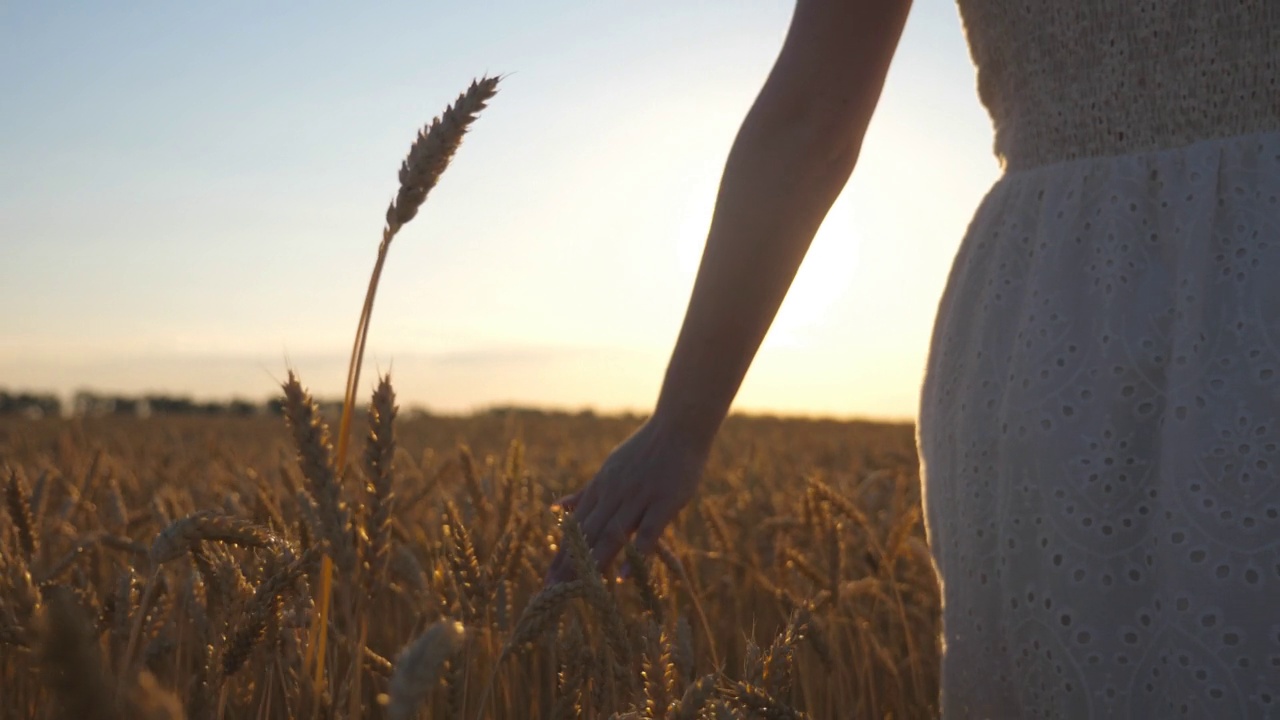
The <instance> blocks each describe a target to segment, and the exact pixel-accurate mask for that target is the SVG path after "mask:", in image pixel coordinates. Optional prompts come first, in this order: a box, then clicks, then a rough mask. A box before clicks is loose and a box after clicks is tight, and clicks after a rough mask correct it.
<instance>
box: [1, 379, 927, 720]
mask: <svg viewBox="0 0 1280 720" xmlns="http://www.w3.org/2000/svg"><path fill="white" fill-rule="evenodd" d="M390 408H391V403H390V400H389V397H388V396H384V397H383V399H382V400H381V405H380V412H379V415H380V417H378V418H376V419H375V420H374V421H373V427H374V428H375V429H376V430H375V432H374V433H373V435H374V436H373V437H369V435H370V424H369V421H368V420H367V419H366V417H365V415H364V413H361V415H360V416H359V418H358V424H357V425H356V433H355V436H356V438H358V439H357V440H356V441H355V442H354V443H353V448H352V454H351V457H352V458H353V461H352V466H351V469H350V471H349V472H348V475H347V477H346V478H345V480H343V481H342V482H341V483H339V484H337V485H334V484H333V483H332V482H331V478H330V482H329V484H328V485H326V480H325V478H324V477H323V474H324V471H323V459H324V453H326V452H328V451H327V450H326V448H325V445H324V444H323V432H324V428H323V425H322V424H321V423H320V421H319V419H318V417H312V416H311V415H309V414H308V410H307V407H306V403H301V404H297V405H295V407H294V408H293V410H292V411H291V412H290V413H288V414H289V417H290V418H291V419H292V420H293V425H292V426H289V425H286V423H285V422H284V420H283V419H281V418H278V417H269V416H263V417H248V418H198V417H165V416H153V417H150V418H110V417H106V418H83V419H74V420H40V421H31V420H17V419H11V420H0V473H2V475H0V482H3V484H4V487H5V506H6V509H5V511H3V512H0V687H3V688H4V691H3V692H2V693H0V713H3V714H4V717H35V718H44V717H59V716H63V717H153V718H172V717H190V718H219V717H226V718H241V717H244V718H256V717H271V718H275V717H281V718H283V717H352V716H364V717H417V716H419V715H418V714H417V713H420V715H421V716H422V717H433V718H455V717H457V718H467V719H470V718H533V719H537V718H550V717H601V718H606V717H610V716H611V715H612V714H614V713H617V714H618V715H619V716H621V717H628V716H630V717H655V718H658V717H667V718H698V717H714V718H722V717H723V718H729V717H738V718H745V717H769V718H783V717H799V716H801V713H807V714H808V715H809V716H811V717H815V718H834V717H840V718H861V717H867V718H871V717H874V718H883V717H893V718H919V717H929V716H933V715H935V714H936V707H935V706H936V702H935V698H936V694H937V682H938V679H937V669H936V665H937V653H938V647H937V636H938V626H939V622H938V612H939V608H938V593H937V587H936V584H935V582H934V578H933V574H932V571H931V568H930V564H929V558H928V554H927V552H926V550H925V544H924V535H923V530H922V527H921V522H920V496H919V490H918V485H917V483H918V476H917V467H916V461H915V449H914V445H913V438H912V428H911V427H910V426H908V425H877V424H868V423H843V422H819V421H802V420H778V419H768V418H742V417H734V418H731V419H730V420H729V421H728V423H727V424H726V426H725V428H724V431H723V432H722V434H721V437H720V438H719V440H718V442H717V445H716V449H715V452H714V455H713V458H712V462H711V465H710V467H709V470H708V473H707V475H706V478H705V480H704V482H703V484H702V489H701V492H700V495H699V497H698V498H697V499H696V500H695V501H694V502H693V503H692V504H691V505H690V506H689V507H688V508H687V509H686V510H685V511H684V512H683V513H682V514H681V516H680V517H679V518H678V520H677V521H676V522H675V523H674V525H673V526H672V528H670V529H669V530H668V532H667V534H666V535H665V536H664V547H663V551H662V552H660V553H659V554H658V557H655V558H654V559H653V560H652V561H651V562H650V563H649V564H648V565H647V566H646V569H647V572H640V573H636V574H635V576H634V577H633V578H632V579H630V580H627V581H616V582H611V581H605V582H600V581H594V582H588V581H583V580H579V581H575V582H574V583H570V584H568V585H565V586H561V587H560V588H559V590H558V591H557V590H552V591H548V592H540V591H542V590H543V588H542V581H543V573H544V572H545V570H546V568H547V565H548V563H549V561H550V558H551V556H552V555H553V554H554V552H555V548H556V546H557V544H558V543H561V542H564V541H566V536H565V535H564V534H563V533H564V532H565V531H564V530H563V529H562V527H561V525H560V523H559V520H558V517H557V516H556V515H555V514H554V513H553V512H552V511H551V510H550V509H549V507H548V504H549V502H550V501H551V500H552V499H553V498H555V497H558V496H559V495H561V494H563V493H565V492H567V491H568V490H570V489H576V488H577V487H579V486H581V485H582V484H583V483H585V482H586V481H587V480H588V479H589V478H590V476H591V474H592V473H593V471H594V470H595V469H596V467H597V466H598V464H599V463H600V461H601V460H603V459H604V457H605V455H606V454H607V452H608V451H609V450H610V449H611V448H612V447H613V446H614V444H615V443H617V442H618V441H619V440H621V439H622V438H623V437H625V436H626V434H627V433H629V432H630V431H632V430H633V429H635V427H636V423H637V422H638V421H637V419H635V418H607V417H595V416H591V415H568V414H543V413H536V412H514V411H511V412H493V413H486V414H480V415H475V416H470V417H459V418H437V417H421V416H415V417H406V418H401V419H400V420H398V421H396V422H395V424H394V433H393V432H392V431H391V427H392V426H391V424H390V416H391V415H393V414H394V413H392V412H390ZM329 421H330V422H334V420H333V419H330V420H329ZM291 427H292V432H291ZM468 447H469V450H467V449H466V448H468ZM388 460H392V461H393V462H390V463H388ZM6 468H7V469H6ZM317 475H319V477H317ZM567 539H568V540H569V541H570V542H571V544H572V540H573V535H572V530H571V529H570V531H569V535H568V536H567ZM321 550H324V551H326V552H328V553H330V554H331V556H333V557H334V559H335V562H336V565H337V568H338V573H337V575H336V577H337V581H336V584H335V593H334V600H333V603H334V605H333V611H332V613H331V627H330V631H329V634H328V641H327V648H326V659H327V661H326V669H327V671H326V677H325V680H324V682H323V684H322V685H320V686H316V685H315V684H314V683H313V682H312V681H311V678H310V676H309V673H308V672H307V670H306V668H307V667H308V666H307V665H306V664H305V659H306V656H307V654H308V653H309V652H310V651H311V649H312V648H313V647H314V643H313V642H312V641H311V638H310V637H309V623H310V620H311V619H312V617H313V616H314V614H315V607H314V603H313V601H312V593H313V591H314V589H315V588H316V587H317V576H318V570H317V566H318V563H317V562H316V558H317V557H318V553H319V552H320V551H321ZM455 622H456V623H460V624H461V628H460V629H459V626H458V625H456V624H455Z"/></svg>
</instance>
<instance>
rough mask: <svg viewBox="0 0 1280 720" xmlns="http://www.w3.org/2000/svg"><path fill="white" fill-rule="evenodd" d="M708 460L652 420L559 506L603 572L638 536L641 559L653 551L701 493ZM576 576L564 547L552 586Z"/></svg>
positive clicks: (554, 565) (552, 573) (552, 571)
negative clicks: (573, 521)
mask: <svg viewBox="0 0 1280 720" xmlns="http://www.w3.org/2000/svg"><path fill="white" fill-rule="evenodd" d="M706 458H707V453H706V451H705V450H702V449H700V448H699V447H698V446H697V444H696V443H694V442H692V441H690V440H688V439H684V438H682V437H681V436H680V435H678V434H674V433H671V432H669V431H666V430H664V429H663V427H662V426H661V425H660V424H659V423H658V422H655V421H654V420H652V419H651V420H649V421H648V422H646V423H645V424H644V425H642V426H641V427H640V429H639V430H637V431H636V432H635V433H633V434H632V435H631V436H630V437H628V438H627V439H626V440H624V441H622V443H621V444H619V445H618V447H616V448H614V450H613V452H612V453H610V454H609V457H608V458H607V459H606V460H605V461H604V464H603V465H601V467H600V470H599V472H597V473H596V476H595V477H594V478H593V479H592V480H591V482H589V483H588V484H587V486H586V487H585V488H583V489H582V490H580V491H578V492H577V493H574V494H573V495H570V496H568V497H566V498H562V499H561V500H558V501H557V502H556V504H557V505H560V506H562V507H564V508H565V509H567V510H572V511H573V516H574V518H575V519H576V520H577V521H578V524H579V525H580V526H581V527H582V532H583V535H585V536H586V539H587V546H588V547H589V548H591V555H592V559H593V560H594V562H595V564H596V567H598V568H599V569H600V570H601V571H602V572H603V571H605V570H606V569H607V568H608V567H609V566H610V564H611V563H612V561H613V559H614V557H615V556H616V555H617V554H618V552H619V551H620V550H622V548H623V547H624V546H625V545H626V543H627V541H628V540H629V539H630V538H631V535H632V534H633V533H634V534H635V544H636V549H638V550H639V551H640V552H641V554H644V555H648V554H649V553H650V552H652V551H653V549H654V547H655V546H656V545H657V544H658V538H659V537H660V536H661V535H662V531H663V530H664V529H665V528H666V527H667V524H668V523H670V522H671V520H672V519H673V518H675V516H676V514H677V513H679V512H680V510H681V508H683V507H684V506H685V505H686V504H688V502H689V500H690V499H691V498H692V497H693V495H694V493H695V492H696V491H697V488H698V483H699V481H700V480H701V478H702V469H703V466H704V465H706ZM572 574H573V566H572V563H571V562H570V560H569V557H568V553H567V552H566V551H565V549H564V548H561V550H560V552H559V553H558V554H557V555H556V557H555V559H554V560H553V561H552V562H551V569H550V570H549V571H548V572H547V584H554V583H557V582H561V581H565V580H569V579H571V578H572Z"/></svg>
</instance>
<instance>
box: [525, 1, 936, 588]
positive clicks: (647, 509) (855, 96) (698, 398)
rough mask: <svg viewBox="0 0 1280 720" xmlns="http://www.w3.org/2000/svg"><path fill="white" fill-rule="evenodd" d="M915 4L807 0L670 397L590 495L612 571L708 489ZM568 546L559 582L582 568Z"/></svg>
mask: <svg viewBox="0 0 1280 720" xmlns="http://www.w3.org/2000/svg"><path fill="white" fill-rule="evenodd" d="M910 7H911V0H798V2H797V3H796V7H795V11H794V13H793V15H792V18H791V24H790V27H789V29H788V31H787V36H786V40H785V41H784V43H783V47H782V50H781V52H780V53H779V55H778V58H777V60H776V61H775V63H774V65H773V68H772V70H771V71H770V72H769V76H768V78H767V79H766V81H765V84H764V86H763V88H762V89H761V91H760V93H759V95H758V96H757V97H756V100H755V102H754V103H753V105H752V106H751V109H750V111H749V112H748V113H747V116H746V118H745V119H744V120H743V122H742V125H741V127H740V129H739V130H738V134H737V137H736V139H735V141H734V144H733V147H732V149H731V150H730V152H729V157H728V160H727V161H726V163H725V168H724V174H723V176H722V178H721V181H720V188H719V193H718V195H717V197H716V205H715V211H714V213H713V215H712V219H711V227H710V230H709V232H708V235H707V242H706V247H705V249H704V250H703V255H702V261H701V264H700V266H699V268H698V274H697V278H696V279H695V281H694V287H693V293H692V295H691V297H690V300H689V305H688V309H687V310H686V313H685V318H684V323H683V325H682V326H681V329H680V334H679V336H678V338H677V340H676V345H675V349H674V350H673V351H672V354H671V359H670V361H669V363H668V365H667V371H666V375H665V377H664V379H663V384H662V390H661V392H660V394H659V397H658V401H657V405H656V407H655V409H654V412H653V413H652V414H651V415H650V417H649V419H648V420H647V421H645V422H644V423H643V424H642V425H641V426H640V428H639V429H637V430H636V431H635V432H634V433H633V434H632V435H631V436H630V437H628V438H627V439H626V440H624V441H623V442H622V443H621V444H619V445H618V446H617V448H615V449H614V450H613V451H612V453H611V454H610V455H609V457H608V458H607V459H606V460H605V462H604V463H603V464H602V465H601V467H600V469H599V471H598V472H597V473H596V475H595V476H594V477H593V478H592V480H591V481H590V482H589V483H587V485H586V486H585V487H583V488H582V489H581V490H579V491H578V492H576V493H574V494H572V495H570V496H568V497H565V498H561V499H560V500H559V501H557V504H559V505H561V506H563V507H565V508H566V509H567V510H570V511H572V512H573V516H574V517H575V519H576V520H577V521H578V523H579V524H580V525H581V527H582V530H583V533H584V535H585V536H586V540H587V543H588V546H589V547H590V548H591V552H592V555H593V560H594V561H595V563H596V565H597V567H599V569H600V570H601V571H607V570H608V568H609V567H610V566H611V564H612V562H613V559H614V558H615V557H616V556H617V554H618V552H619V551H620V550H621V549H622V547H623V546H624V545H625V544H626V543H627V541H628V540H629V539H630V538H632V536H633V535H634V541H635V544H636V547H637V549H638V550H640V552H641V553H644V554H648V553H650V552H652V550H653V549H654V547H655V546H656V545H657V542H658V538H659V537H660V536H661V534H662V531H663V530H664V529H665V528H666V526H667V525H668V524H669V523H670V522H671V520H672V519H673V518H674V517H675V516H676V514H677V513H679V512H680V510H681V509H682V508H683V507H684V506H685V505H686V504H688V502H689V500H690V499H692V498H693V496H694V495H695V493H696V492H697V488H698V483H699V481H700V479H701V476H702V471H703V467H704V466H705V464H706V460H707V456H708V454H709V452H710V448H711V443H712V441H713V440H714V438H715V436H716V433H717V432H718V431H719V429H720V425H721V424H722V423H723V422H724V419H725V416H726V415H727V414H728V412H729V407H730V405H731V404H732V402H733V399H734V397H735V396H736V395H737V392H738V388H739V387H740V386H741V384H742V380H743V377H744V376H745V375H746V373H747V369H748V368H749V367H750V365H751V362H752V360H753V359H754V357H755V354H756V352H757V350H759V348H760V343H761V342H762V341H763V340H764V337H765V334H766V333H767V332H768V330H769V326H770V325H771V324H772V323H773V319H774V317H775V316H776V315H777V312H778V308H779V306H780V305H781V304H782V300H783V298H784V296H785V295H786V293H787V289H788V288H789V287H790V286H791V282H792V280H793V279H794V278H795V275H796V271H797V270H798V269H799V267H800V263H801V261H802V260H803V259H804V256H805V253H806V252H807V251H808V249H809V245H810V243H811V242H812V241H813V237H814V235H815V234H816V233H817V231H818V227H819V226H820V225H821V224H822V221H823V219H824V218H825V217H826V215H827V212H828V211H829V210H830V208H831V204H832V203H833V202H835V199H836V197H837V196H839V194H840V191H841V190H842V189H843V188H844V186H845V184H846V183H847V182H848V180H849V176H850V174H851V173H852V172H853V168H854V166H855V165H856V164H857V160H858V154H859V151H860V150H861V147H862V140H863V137H864V135H865V134H866V130H867V125H868V124H869V123H870V121H871V116H872V113H873V112H874V111H875V107H876V104H877V102H878V101H879V99H880V92H881V89H882V88H883V86H884V79H885V75H886V74H887V72H888V70H889V64H890V61H891V60H892V58H893V54H894V51H895V49H896V48H897V45H898V40H899V38H900V37H901V35H902V28H903V25H904V24H905V23H906V18H907V14H908V12H909V10H910ZM572 572H573V571H572V563H570V562H569V559H568V557H567V555H566V553H565V551H564V550H561V551H560V552H559V553H558V554H557V555H556V557H555V558H554V559H553V560H552V564H551V568H550V570H549V571H548V574H547V582H548V583H555V582H560V581H563V580H567V579H569V578H570V577H571V576H572Z"/></svg>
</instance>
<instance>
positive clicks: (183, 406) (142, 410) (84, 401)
mask: <svg viewBox="0 0 1280 720" xmlns="http://www.w3.org/2000/svg"><path fill="white" fill-rule="evenodd" d="M318 403H319V405H320V409H321V411H322V412H324V413H325V414H337V413H341V412H342V403H341V402H340V401H332V400H321V401H318ZM65 410H69V411H70V414H72V415H75V416H89V417H100V416H104V415H123V416H130V417H150V416H153V415H200V416H225V417H250V416H253V415H282V414H284V403H283V399H282V398H279V397H275V398H271V399H268V400H266V401H262V402H254V401H251V400H245V399H242V398H233V399H230V400H225V401H198V400H194V399H192V398H190V397H187V396H181V395H161V394H148V395H142V396H133V395H119V394H110V393H99V392H94V391H91V390H81V391H79V392H77V393H75V394H74V395H73V396H72V397H71V404H70V406H69V407H64V404H63V401H62V399H61V398H59V397H58V396H57V395H54V394H52V393H32V392H20V393H11V392H9V391H7V390H3V389H0V417H4V416H22V417H29V418H33V419H39V418H45V417H59V416H61V415H63V414H64V411H65Z"/></svg>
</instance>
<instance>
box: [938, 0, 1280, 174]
mask: <svg viewBox="0 0 1280 720" xmlns="http://www.w3.org/2000/svg"><path fill="white" fill-rule="evenodd" d="M958 5H959V9H960V14H961V18H962V20H963V22H964V27H965V34H966V36H967V38H968V42H969V49H970V53H971V55H972V57H973V61H974V64H975V65H976V67H977V70H978V93H979V96H980V98H981V100H982V103H983V104H984V105H985V106H986V108H987V110H988V112H989V113H990V115H991V118H992V121H993V123H994V126H995V151H996V154H997V156H999V158H1000V159H1001V161H1002V163H1004V165H1005V167H1006V169H1010V170H1014V169H1020V168H1026V167H1034V166H1037V165H1043V164H1047V163H1052V162H1057V161H1062V160H1071V159H1075V158H1080V157H1093V156H1106V155H1119V154H1126V153H1132V152H1143V151H1149V150H1157V149H1162V148H1168V147H1177V146H1181V145H1187V144H1190V143H1193V142H1196V141H1198V140H1203V139H1209V138H1215V137H1224V136H1228V135H1237V134H1244V133H1249V132H1259V131H1265V130H1270V129H1277V128H1280V0H958Z"/></svg>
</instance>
